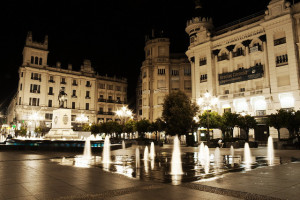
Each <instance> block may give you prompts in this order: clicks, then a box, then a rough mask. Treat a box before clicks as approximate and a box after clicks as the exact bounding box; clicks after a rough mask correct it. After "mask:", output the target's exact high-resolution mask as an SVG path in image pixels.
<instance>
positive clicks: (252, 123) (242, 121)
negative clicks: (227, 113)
mask: <svg viewBox="0 0 300 200" xmlns="http://www.w3.org/2000/svg"><path fill="white" fill-rule="evenodd" d="M237 122H238V126H239V127H240V128H241V129H243V130H244V131H245V132H246V141H247V142H248V141H249V130H250V129H251V128H255V127H256V126H257V122H256V120H255V118H254V117H252V116H250V115H245V116H241V115H240V116H239V117H238V120H237Z"/></svg>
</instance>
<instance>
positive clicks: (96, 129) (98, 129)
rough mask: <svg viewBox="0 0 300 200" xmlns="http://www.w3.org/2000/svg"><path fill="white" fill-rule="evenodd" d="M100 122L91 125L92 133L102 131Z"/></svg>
mask: <svg viewBox="0 0 300 200" xmlns="http://www.w3.org/2000/svg"><path fill="white" fill-rule="evenodd" d="M100 126H101V125H100V124H92V126H91V133H92V134H94V135H96V134H97V133H100V132H101V131H100Z"/></svg>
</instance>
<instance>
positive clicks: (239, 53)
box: [233, 47, 244, 57]
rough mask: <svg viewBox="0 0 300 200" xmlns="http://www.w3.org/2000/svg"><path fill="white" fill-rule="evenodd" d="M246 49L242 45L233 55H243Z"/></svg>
mask: <svg viewBox="0 0 300 200" xmlns="http://www.w3.org/2000/svg"><path fill="white" fill-rule="evenodd" d="M243 55H244V50H243V48H242V47H239V48H237V50H236V52H233V57H238V56H243Z"/></svg>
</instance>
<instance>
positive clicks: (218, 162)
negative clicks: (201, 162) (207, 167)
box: [214, 147, 221, 171]
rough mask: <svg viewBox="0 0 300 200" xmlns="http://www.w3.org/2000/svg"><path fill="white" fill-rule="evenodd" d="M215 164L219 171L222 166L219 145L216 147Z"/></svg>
mask: <svg viewBox="0 0 300 200" xmlns="http://www.w3.org/2000/svg"><path fill="white" fill-rule="evenodd" d="M214 162H215V163H214V164H215V165H214V166H215V169H216V170H217V171H218V170H219V168H220V165H221V155H220V148H219V147H217V148H216V149H215V159H214Z"/></svg>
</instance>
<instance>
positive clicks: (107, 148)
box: [102, 135, 111, 163]
mask: <svg viewBox="0 0 300 200" xmlns="http://www.w3.org/2000/svg"><path fill="white" fill-rule="evenodd" d="M102 158H103V159H102V163H111V161H110V140H109V137H108V135H107V136H106V137H105V140H104V146H103V155H102Z"/></svg>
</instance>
